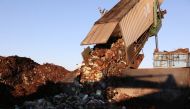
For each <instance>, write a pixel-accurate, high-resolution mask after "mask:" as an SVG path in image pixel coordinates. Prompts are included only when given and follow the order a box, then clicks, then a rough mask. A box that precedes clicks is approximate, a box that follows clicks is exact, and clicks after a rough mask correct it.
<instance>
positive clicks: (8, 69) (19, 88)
mask: <svg viewBox="0 0 190 109" xmlns="http://www.w3.org/2000/svg"><path fill="white" fill-rule="evenodd" d="M70 78H72V75H70V71H68V70H66V69H65V68H63V67H60V66H56V65H53V64H44V65H40V64H38V63H36V62H34V61H33V60H31V59H29V58H25V57H18V56H10V57H0V86H1V87H0V95H2V96H4V97H2V96H1V97H0V101H6V100H5V99H8V98H7V96H8V97H13V98H18V97H22V96H29V95H31V94H33V93H36V92H37V91H38V88H39V87H41V86H43V85H46V84H47V82H52V83H54V84H56V83H58V82H65V81H69V80H70ZM13 98H10V99H13Z"/></svg>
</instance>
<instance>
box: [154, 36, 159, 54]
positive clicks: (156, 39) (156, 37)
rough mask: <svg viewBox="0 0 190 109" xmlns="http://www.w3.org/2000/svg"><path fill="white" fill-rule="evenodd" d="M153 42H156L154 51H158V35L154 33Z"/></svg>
mask: <svg viewBox="0 0 190 109" xmlns="http://www.w3.org/2000/svg"><path fill="white" fill-rule="evenodd" d="M155 43H156V49H155V52H158V51H159V48H158V35H157V34H156V35H155Z"/></svg>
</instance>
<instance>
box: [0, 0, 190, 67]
mask: <svg viewBox="0 0 190 109" xmlns="http://www.w3.org/2000/svg"><path fill="white" fill-rule="evenodd" d="M118 1H119V0H0V55H2V56H10V55H18V56H25V57H30V58H32V59H33V60H35V61H36V62H38V63H41V64H42V63H46V62H48V63H54V64H57V65H61V66H64V67H66V68H67V69H70V70H73V69H75V68H76V64H80V63H81V61H82V57H81V52H82V50H83V49H84V47H83V46H80V43H81V41H82V40H83V39H84V38H85V37H86V35H87V33H88V32H89V30H90V29H91V27H92V25H93V24H94V22H95V21H96V20H97V19H98V18H99V17H100V14H99V12H98V7H103V8H106V9H110V8H111V7H113V6H114V4H116V3H117V2H118ZM162 8H163V9H167V11H168V13H167V15H166V16H165V19H164V21H163V26H162V29H161V31H160V33H159V47H160V49H161V50H175V49H177V48H189V47H190V43H189V41H190V0H165V2H164V3H163V5H162ZM154 48H155V43H154V38H150V39H149V41H148V42H147V43H146V45H145V48H144V49H143V51H144V54H145V59H144V60H143V62H142V64H141V67H152V63H153V56H152V53H153V51H154Z"/></svg>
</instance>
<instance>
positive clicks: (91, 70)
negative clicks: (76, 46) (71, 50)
mask: <svg viewBox="0 0 190 109" xmlns="http://www.w3.org/2000/svg"><path fill="white" fill-rule="evenodd" d="M126 67H127V63H126V52H125V45H124V41H123V39H122V38H119V39H118V38H113V39H110V40H109V41H108V43H106V44H102V45H95V46H94V48H93V50H91V51H90V52H89V55H88V56H85V57H84V61H83V64H82V66H81V68H80V69H79V71H80V74H81V80H80V81H81V82H82V83H85V82H99V81H101V80H103V79H105V78H107V77H110V76H115V75H117V76H118V75H120V73H121V71H122V70H123V69H126Z"/></svg>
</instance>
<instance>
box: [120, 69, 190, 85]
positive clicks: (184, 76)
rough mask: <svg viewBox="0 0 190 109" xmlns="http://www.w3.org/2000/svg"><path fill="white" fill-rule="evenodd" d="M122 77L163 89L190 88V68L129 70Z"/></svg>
mask: <svg viewBox="0 0 190 109" xmlns="http://www.w3.org/2000/svg"><path fill="white" fill-rule="evenodd" d="M122 76H123V77H125V76H127V77H131V78H134V79H135V80H136V81H142V82H147V83H148V82H149V83H155V84H157V85H158V87H163V88H169V87H171V88H177V87H189V86H190V82H189V78H190V68H153V69H127V70H125V71H123V73H122ZM133 82H134V81H133ZM134 84H135V82H134ZM136 85H137V84H136Z"/></svg>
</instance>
